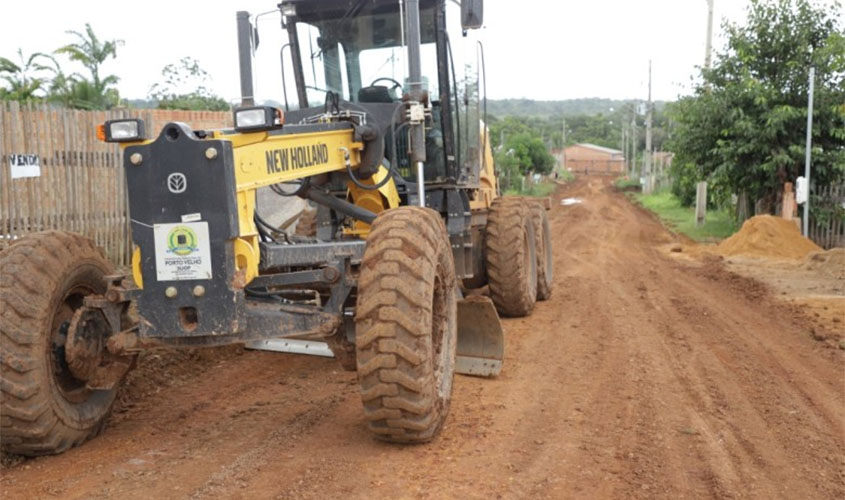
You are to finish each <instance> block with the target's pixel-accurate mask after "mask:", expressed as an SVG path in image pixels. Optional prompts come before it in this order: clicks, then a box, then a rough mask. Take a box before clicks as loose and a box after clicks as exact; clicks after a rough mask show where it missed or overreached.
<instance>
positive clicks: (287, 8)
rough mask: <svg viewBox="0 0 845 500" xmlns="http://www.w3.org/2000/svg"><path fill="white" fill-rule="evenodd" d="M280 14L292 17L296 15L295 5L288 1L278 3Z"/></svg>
mask: <svg viewBox="0 0 845 500" xmlns="http://www.w3.org/2000/svg"><path fill="white" fill-rule="evenodd" d="M280 7H281V9H282V15H283V16H285V17H294V16H295V15H296V5H294V4H290V3H283V4H281V5H280Z"/></svg>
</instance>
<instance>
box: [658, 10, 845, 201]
mask: <svg viewBox="0 0 845 500" xmlns="http://www.w3.org/2000/svg"><path fill="white" fill-rule="evenodd" d="M832 7H833V9H829V8H827V7H826V6H816V5H813V4H811V3H810V2H809V1H808V0H751V5H750V6H749V8H748V19H747V22H746V23H745V24H744V25H739V24H726V25H725V26H724V29H725V31H726V33H727V38H728V43H727V47H726V49H725V50H724V51H723V52H722V53H720V54H718V55H717V58H716V61H715V64H714V66H713V68H712V69H711V70H709V71H704V72H703V75H702V76H703V80H702V81H701V82H700V83H699V84H698V86H697V87H696V89H695V91H694V94H693V95H692V96H690V97H686V98H683V99H681V100H680V101H679V102H678V103H677V105H676V106H674V107H673V108H672V109H671V111H670V113H671V116H672V118H673V120H674V123H675V127H674V129H673V137H672V139H671V149H672V150H673V151H675V153H676V158H675V161H674V162H673V174H674V176H675V186H674V189H675V192H676V193H677V194H679V195H680V196H681V198H682V199H683V200H684V201H687V202H690V201H691V200H692V199H693V198H694V192H693V190H694V188H695V182H697V181H700V180H708V181H709V183H710V185H711V186H712V187H711V192H712V193H713V194H714V196H715V198H716V199H717V200H725V199H727V198H728V197H729V196H730V195H731V194H733V193H738V192H741V191H744V192H746V193H748V194H749V196H750V197H751V198H752V199H764V200H767V201H768V202H769V205H770V206H772V205H773V204H774V203H773V202H774V201H775V199H776V197H777V193H778V192H779V191H780V190H781V189H782V184H783V183H784V182H785V181H794V180H795V178H796V177H798V176H799V175H803V170H804V142H805V133H806V119H807V112H806V105H807V92H808V84H807V83H808V78H809V77H808V74H809V69H810V67H811V66H814V67H815V68H816V81H815V85H816V93H815V107H814V111H813V131H812V135H813V179H814V183H818V184H827V183H830V182H833V181H837V180H841V179H843V177H845V36H843V32H842V28H841V26H840V25H839V20H838V19H837V18H836V17H834V15H832V14H831V12H840V11H841V5H840V4H839V3H838V2H834V3H833V4H832Z"/></svg>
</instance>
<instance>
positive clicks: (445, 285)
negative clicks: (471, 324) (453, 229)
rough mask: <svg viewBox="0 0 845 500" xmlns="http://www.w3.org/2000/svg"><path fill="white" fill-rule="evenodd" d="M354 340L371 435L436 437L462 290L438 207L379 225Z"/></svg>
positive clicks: (399, 211) (366, 264)
mask: <svg viewBox="0 0 845 500" xmlns="http://www.w3.org/2000/svg"><path fill="white" fill-rule="evenodd" d="M355 337H356V338H355V343H356V351H357V361H358V379H359V381H360V384H361V398H362V400H363V403H364V414H365V416H366V419H367V420H368V421H369V428H370V430H371V431H373V432H374V433H375V434H376V436H377V437H378V438H379V439H382V440H385V441H391V442H397V443H422V442H426V441H430V440H431V439H432V438H434V437H435V436H436V435H437V433H438V432H439V430H440V428H441V426H442V425H443V421H444V419H445V418H446V414H447V413H448V412H449V403H450V400H451V393H452V379H453V375H454V368H455V347H456V343H457V285H456V278H455V267H454V262H453V258H452V251H451V248H450V245H449V237H448V235H447V233H446V228H445V226H444V225H443V221H442V220H441V218H440V216H439V215H438V214H437V213H436V212H434V211H433V210H430V209H426V208H420V207H407V206H406V207H400V208H394V209H392V210H388V211H386V212H383V213H382V214H380V215H379V216H378V218H377V219H376V220H375V222H374V223H373V225H372V230H371V231H370V234H369V236H368V238H367V249H366V251H365V252H364V257H363V260H362V264H361V274H360V277H359V279H358V303H357V313H356V335H355Z"/></svg>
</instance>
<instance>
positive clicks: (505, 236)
mask: <svg viewBox="0 0 845 500" xmlns="http://www.w3.org/2000/svg"><path fill="white" fill-rule="evenodd" d="M486 232H487V234H486V236H485V238H484V241H485V250H486V252H485V255H486V256H485V259H486V263H487V282H488V284H489V288H490V298H491V299H493V303H494V304H495V305H496V310H497V311H499V314H500V315H502V316H511V317H522V316H528V315H529V314H531V311H532V310H533V309H534V304H535V302H536V301H537V255H536V249H535V240H534V224H533V223H532V221H531V210H530V209H529V207H528V203H527V202H526V201H525V200H524V199H522V198H518V197H509V196H506V197H501V198H496V199H495V200H493V204H492V205H491V206H490V212H489V213H488V215H487V228H486Z"/></svg>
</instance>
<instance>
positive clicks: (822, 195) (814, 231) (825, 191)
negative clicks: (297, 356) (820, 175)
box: [808, 184, 845, 249]
mask: <svg viewBox="0 0 845 500" xmlns="http://www.w3.org/2000/svg"><path fill="white" fill-rule="evenodd" d="M808 229H809V234H808V236H809V238H810V239H811V240H813V241H814V242H815V243H816V245H818V246H820V247H822V248H824V249H830V248H834V247H842V246H845V184H839V185H829V186H819V187H814V188H813V189H812V190H811V193H810V222H809V224H808Z"/></svg>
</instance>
